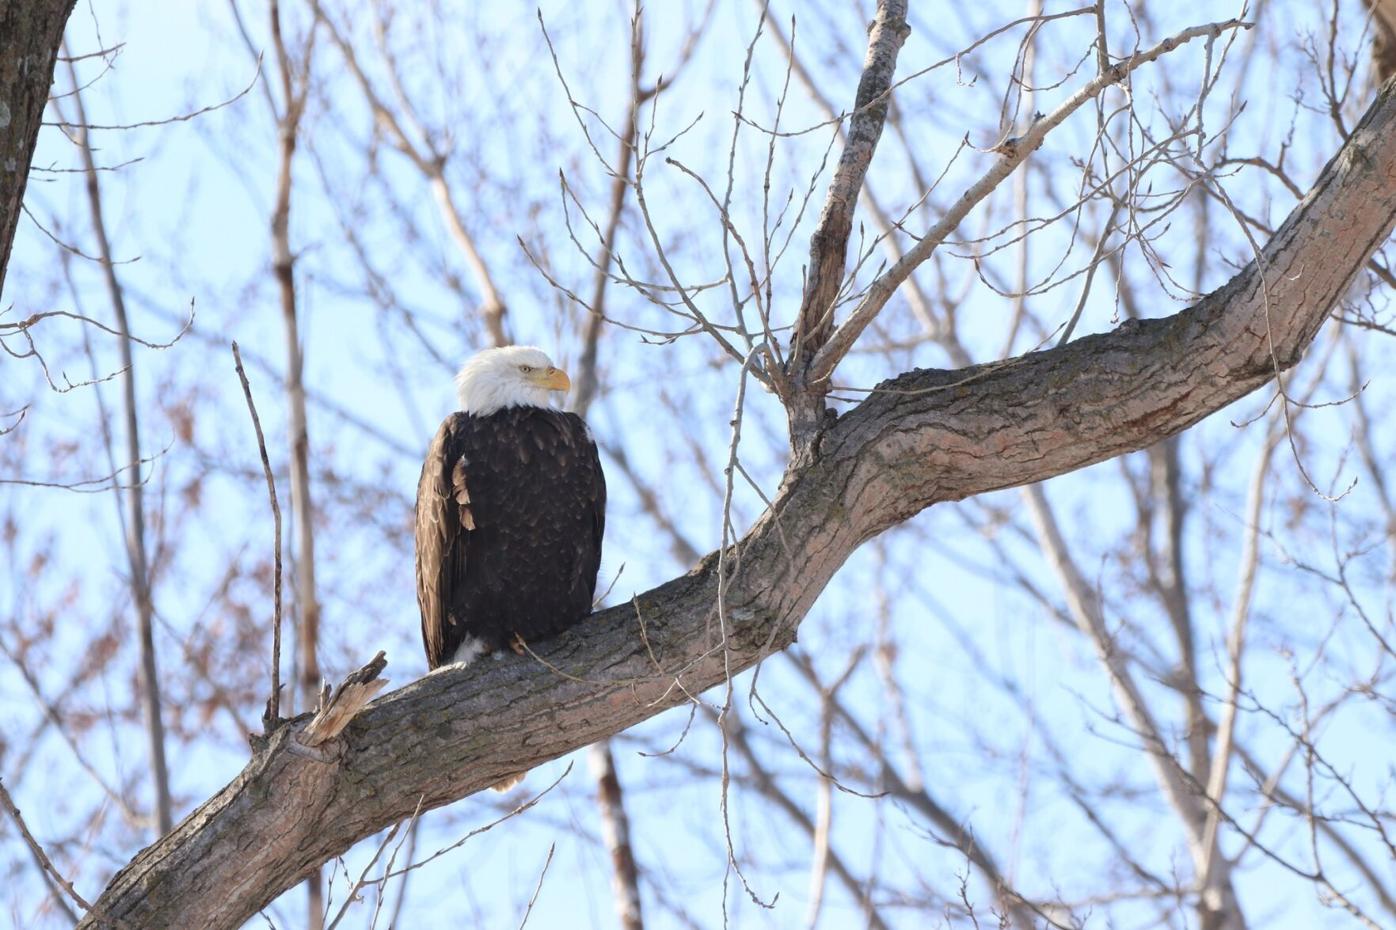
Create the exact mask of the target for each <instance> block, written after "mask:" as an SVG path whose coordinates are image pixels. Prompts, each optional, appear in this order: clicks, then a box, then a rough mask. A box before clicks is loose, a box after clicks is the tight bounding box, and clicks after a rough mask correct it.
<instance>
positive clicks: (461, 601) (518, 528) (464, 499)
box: [417, 346, 606, 669]
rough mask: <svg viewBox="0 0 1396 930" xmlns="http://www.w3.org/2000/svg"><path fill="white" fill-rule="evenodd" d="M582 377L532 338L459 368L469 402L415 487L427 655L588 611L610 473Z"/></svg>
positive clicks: (483, 649) (507, 640) (517, 637)
mask: <svg viewBox="0 0 1396 930" xmlns="http://www.w3.org/2000/svg"><path fill="white" fill-rule="evenodd" d="M570 387H571V382H570V381H569V380H568V377H567V373H566V372H564V371H562V370H560V369H559V368H558V367H557V366H556V365H554V364H553V362H552V360H551V359H549V358H548V356H547V355H545V354H544V353H543V352H542V351H541V350H539V349H536V348H533V347H531V346H509V347H506V348H501V349H487V350H485V351H484V352H481V353H479V354H478V355H476V356H474V357H473V358H471V359H470V360H469V361H468V362H466V364H465V367H463V368H462V369H461V370H460V374H458V375H457V376H456V388H457V396H458V397H459V399H460V410H459V411H458V412H456V413H453V414H451V415H450V416H449V417H447V418H446V421H445V422H444V423H442V424H441V427H440V428H439V429H438V430H437V431H436V436H435V437H434V438H433V439H432V441H431V448H430V449H429V450H428V451H427V458H426V462H425V464H423V466H422V477H421V480H420V481H419V482H418V485H417V604H418V606H419V607H420V608H421V613H422V643H423V644H424V645H425V646H426V653H427V666H428V667H429V668H432V669H436V668H440V667H441V666H443V665H448V664H457V665H465V664H468V663H469V662H471V661H472V660H474V659H475V658H477V657H478V656H481V655H485V654H487V653H491V652H494V651H496V650H499V649H503V648H504V647H506V646H513V647H514V648H515V649H520V648H521V645H522V644H525V643H531V642H534V641H536V640H540V639H544V638H546V637H549V636H554V635H556V634H558V633H561V632H562V631H563V630H565V629H567V628H568V627H571V626H573V625H575V624H576V623H577V622H578V621H580V620H582V619H583V618H584V617H586V616H587V615H588V614H590V613H591V605H592V597H593V596H594V595H595V593H596V572H597V569H598V568H599V567H600V565H601V537H602V533H603V531H604V530H605V526H606V479H605V476H603V475H602V473H601V461H600V459H599V457H598V456H597V453H596V443H595V441H593V439H592V437H591V433H590V431H589V430H588V429H587V426H586V423H585V422H583V421H582V418H581V417H579V416H577V415H576V414H574V413H565V412H563V411H561V410H557V409H554V408H552V407H550V406H548V395H549V393H550V392H561V393H565V392H566V391H567V390H568V388H570Z"/></svg>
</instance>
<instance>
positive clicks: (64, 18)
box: [0, 0, 76, 289]
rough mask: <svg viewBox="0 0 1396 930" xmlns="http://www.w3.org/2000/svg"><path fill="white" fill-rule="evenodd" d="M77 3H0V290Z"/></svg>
mask: <svg viewBox="0 0 1396 930" xmlns="http://www.w3.org/2000/svg"><path fill="white" fill-rule="evenodd" d="M75 2H76V0H0V289H3V285H4V281H5V269H6V268H7V267H8V266H9V264H10V246H11V245H12V244H13V243H14V238H15V227H16V226H18V225H19V216H20V205H21V204H22V203H23V202H24V187H25V184H26V183H27V182H28V180H29V163H30V161H32V160H33V158H34V143H35V142H37V141H38V138H39V124H40V122H41V121H42V120H43V118H44V106H45V105H46V104H47V103H48V89H49V87H51V86H52V85H53V67H54V64H55V63H57V61H58V44H59V43H60V42H62V41H63V26H64V24H66V23H67V22H68V14H69V13H71V12H72V11H73V4H74V3H75Z"/></svg>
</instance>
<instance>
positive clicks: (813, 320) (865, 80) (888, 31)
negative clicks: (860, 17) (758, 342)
mask: <svg viewBox="0 0 1396 930" xmlns="http://www.w3.org/2000/svg"><path fill="white" fill-rule="evenodd" d="M906 7H907V4H906V0H879V2H878V4H877V15H876V16H875V17H874V18H873V22H872V26H871V27H870V28H869V29H868V53H867V57H866V58H865V59H864V61H863V76H862V78H861V79H860V80H859V81H858V92H857V96H856V97H855V98H854V102H855V107H854V111H853V118H852V119H851V120H850V121H849V127H848V138H847V140H846V141H845V142H844V146H843V153H842V154H841V155H840V156H839V163H838V167H837V168H835V169H834V178H833V180H832V181H830V182H829V193H828V194H827V195H826V196H825V199H824V209H823V210H822V211H821V212H820V214H819V225H818V226H817V227H815V230H814V234H813V235H812V236H810V243H809V267H808V268H807V269H806V275H807V277H806V280H805V293H804V297H803V299H802V300H801V301H800V316H799V319H798V321H797V322H796V324H795V333H794V335H793V336H792V337H791V353H790V373H791V375H792V376H793V377H794V379H795V382H796V386H797V388H801V389H804V388H805V383H804V369H805V368H806V366H808V365H809V363H810V360H811V359H813V358H814V357H815V353H816V352H818V351H819V349H820V348H821V347H822V346H823V345H824V343H825V342H826V341H827V340H828V338H829V333H830V332H832V330H833V325H834V299H835V298H836V297H837V296H838V292H839V286H840V284H842V283H843V272H844V265H845V264H846V259H847V257H848V237H849V234H850V233H851V232H852V231H853V208H854V207H855V206H856V205H857V203H858V193H859V191H861V190H862V189H863V179H864V178H865V177H866V176H867V173H868V166H869V165H871V164H872V158H873V152H874V151H875V150H876V148H877V140H878V139H879V138H881V136H882V127H883V124H884V123H886V122H887V108H888V106H889V105H890V103H891V88H892V75H893V74H894V73H895V72H896V70H897V54H898V52H900V51H901V48H902V43H903V42H905V41H906V37H907V36H908V35H910V34H911V27H910V26H908V25H907V24H906ZM825 393H827V388H820V389H817V390H815V391H814V397H807V398H805V400H804V402H801V401H796V402H795V404H794V407H793V409H792V416H793V418H794V423H793V424H792V425H793V426H794V427H795V428H794V430H793V432H794V434H795V435H794V437H793V438H796V439H798V438H799V436H800V435H801V434H802V433H803V432H804V430H805V429H807V428H812V427H815V426H817V425H818V420H819V419H820V418H821V417H822V411H823V402H822V398H823V396H824V394H825Z"/></svg>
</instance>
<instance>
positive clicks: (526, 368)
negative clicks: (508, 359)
mask: <svg viewBox="0 0 1396 930" xmlns="http://www.w3.org/2000/svg"><path fill="white" fill-rule="evenodd" d="M532 370H533V366H532V365H520V366H519V371H521V372H523V373H524V374H528V373H529V372H531V371H532Z"/></svg>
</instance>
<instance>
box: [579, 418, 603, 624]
mask: <svg viewBox="0 0 1396 930" xmlns="http://www.w3.org/2000/svg"><path fill="white" fill-rule="evenodd" d="M584 435H585V436H586V446H585V449H586V452H584V454H588V453H589V456H588V457H589V459H590V461H589V462H588V464H589V465H590V466H591V473H592V479H591V484H590V487H589V488H588V492H589V496H590V498H591V523H592V540H593V542H594V545H593V546H592V549H591V560H590V564H589V565H588V566H587V567H586V577H587V578H590V579H592V597H593V598H595V597H596V581H595V579H596V573H597V572H598V571H600V570H601V541H602V539H603V538H604V537H605V536H606V473H605V472H603V471H602V470H601V456H600V455H599V454H598V452H597V449H596V440H595V439H593V438H592V437H591V430H589V429H588V430H586V432H585V433H584ZM593 606H595V605H594V604H593Z"/></svg>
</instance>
